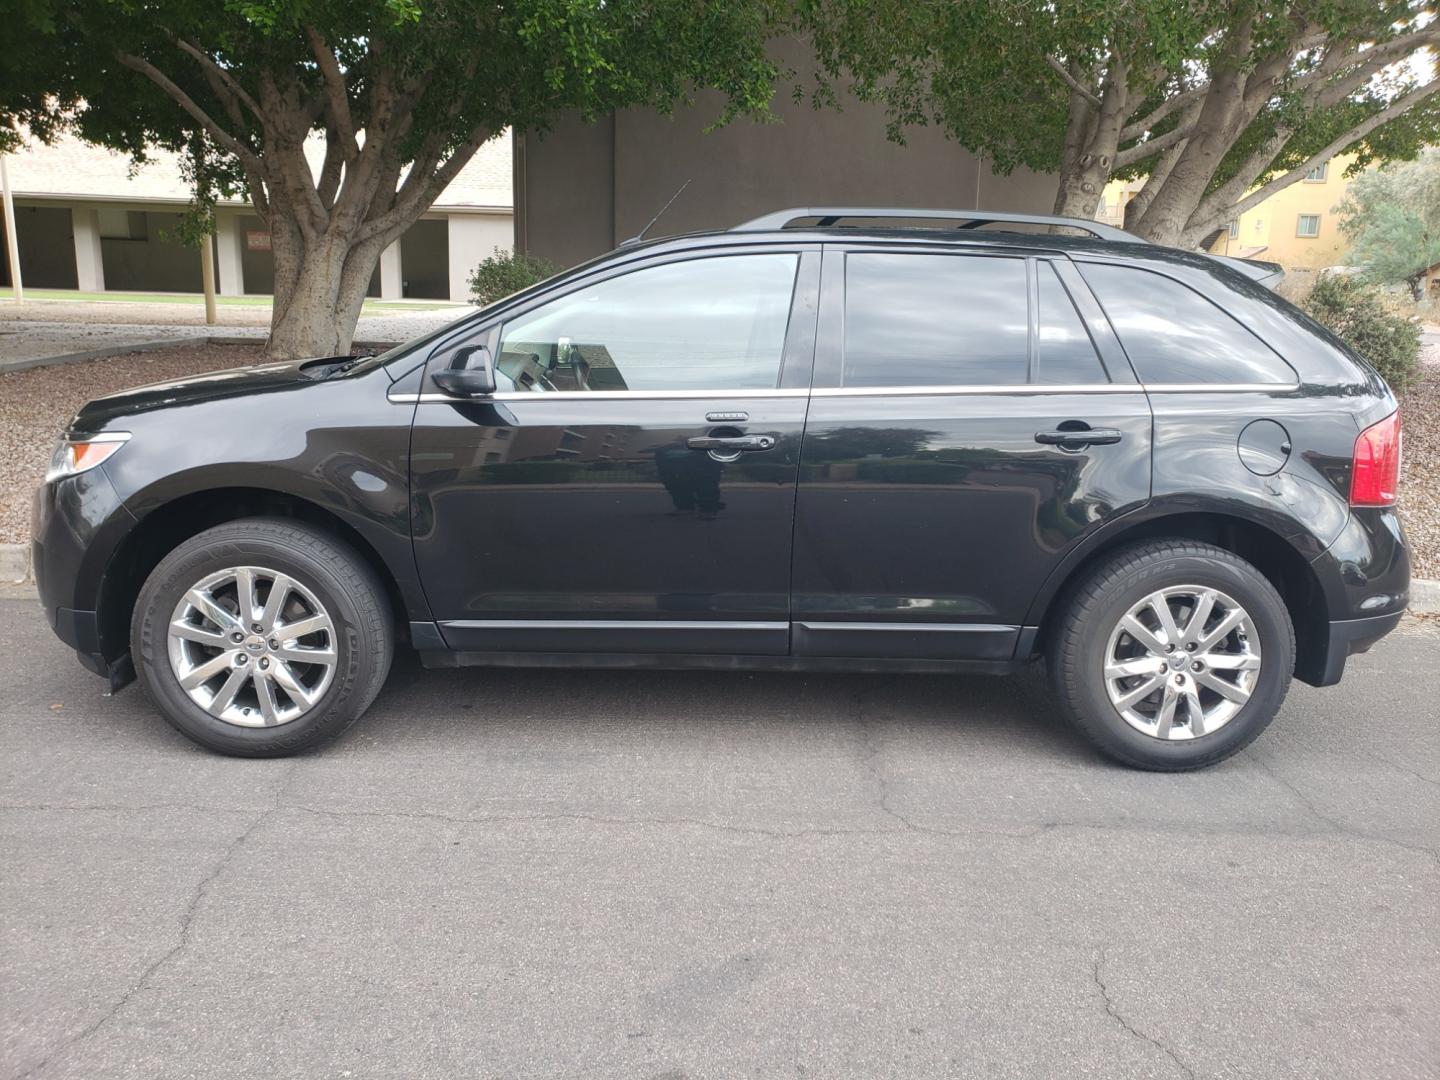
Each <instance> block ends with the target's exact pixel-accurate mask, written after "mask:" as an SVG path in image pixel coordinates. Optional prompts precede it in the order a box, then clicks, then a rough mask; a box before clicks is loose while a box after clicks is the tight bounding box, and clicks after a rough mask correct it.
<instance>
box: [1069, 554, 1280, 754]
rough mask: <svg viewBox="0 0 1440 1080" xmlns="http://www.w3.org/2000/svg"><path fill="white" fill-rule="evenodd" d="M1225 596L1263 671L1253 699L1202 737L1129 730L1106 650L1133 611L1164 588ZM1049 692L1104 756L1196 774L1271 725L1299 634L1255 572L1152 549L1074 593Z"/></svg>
mask: <svg viewBox="0 0 1440 1080" xmlns="http://www.w3.org/2000/svg"><path fill="white" fill-rule="evenodd" d="M1181 585H1199V586H1206V587H1209V588H1215V589H1219V590H1220V591H1222V592H1223V593H1225V594H1227V595H1229V596H1230V597H1232V598H1234V600H1235V601H1236V602H1237V603H1238V604H1239V605H1240V606H1241V607H1243V608H1244V609H1245V611H1246V612H1248V613H1249V615H1250V618H1251V621H1252V623H1253V625H1254V627H1255V632H1256V634H1257V635H1258V637H1259V645H1260V651H1261V654H1262V658H1263V662H1262V666H1261V668H1260V672H1259V675H1258V677H1257V678H1256V680H1255V685H1254V688H1253V690H1252V692H1251V695H1250V699H1249V700H1248V701H1247V702H1245V703H1244V705H1243V706H1242V707H1241V708H1240V710H1239V711H1238V712H1237V713H1236V714H1235V715H1234V716H1233V717H1232V718H1231V719H1230V720H1229V721H1228V722H1226V723H1224V725H1223V726H1220V727H1218V728H1217V730H1215V731H1213V732H1211V733H1209V734H1204V735H1200V736H1199V737H1197V738H1192V739H1181V740H1166V739H1160V738H1156V737H1155V736H1154V735H1150V734H1146V733H1145V732H1143V731H1140V730H1137V729H1136V728H1134V727H1132V726H1131V725H1130V724H1129V723H1127V722H1126V721H1125V719H1124V718H1123V717H1122V716H1121V715H1120V713H1119V712H1118V711H1117V709H1116V708H1115V706H1114V705H1112V704H1111V701H1110V698H1109V695H1108V693H1107V691H1106V687H1105V678H1104V674H1103V672H1104V665H1105V651H1106V649H1107V646H1108V644H1109V640H1110V634H1111V631H1112V630H1113V629H1114V628H1115V627H1116V625H1117V624H1118V622H1119V621H1120V619H1121V618H1123V617H1124V615H1125V613H1126V612H1127V611H1129V610H1130V608H1131V607H1132V606H1133V605H1135V604H1138V603H1140V602H1141V601H1142V600H1143V599H1144V598H1145V597H1146V596H1148V595H1150V594H1151V593H1153V592H1155V591H1157V590H1159V589H1164V588H1171V587H1177V586H1181ZM1048 660H1049V668H1050V678H1051V683H1052V685H1053V687H1054V690H1055V693H1056V695H1057V696H1058V697H1059V699H1060V703H1061V705H1062V707H1063V708H1064V710H1065V712H1066V713H1067V714H1068V715H1069V717H1070V719H1071V721H1072V722H1073V723H1074V724H1075V726H1076V727H1078V728H1079V729H1080V731H1081V732H1082V733H1083V734H1084V735H1085V737H1086V738H1088V739H1089V740H1090V741H1091V742H1092V743H1094V744H1095V745H1096V746H1097V747H1098V748H1099V749H1100V750H1102V751H1103V752H1104V753H1106V754H1108V755H1109V756H1110V757H1113V758H1115V759H1116V760H1118V761H1122V762H1124V763H1125V764H1127V765H1133V766H1135V767H1137V768H1141V769H1150V770H1154V771H1157V772H1180V771H1184V770H1187V769H1199V768H1203V767H1204V766H1207V765H1213V764H1215V763H1216V762H1219V761H1224V760H1225V759H1226V758H1228V757H1230V756H1231V755H1232V754H1236V753H1239V752H1240V751H1241V750H1243V749H1244V748H1245V747H1246V746H1248V745H1249V744H1250V743H1251V742H1252V741H1253V740H1254V739H1255V738H1256V737H1257V736H1258V735H1259V734H1260V733H1261V732H1262V731H1264V730H1265V728H1266V727H1268V726H1269V724H1270V721H1271V720H1272V719H1274V717H1275V714H1276V713H1277V712H1278V711H1279V710H1280V706H1281V704H1282V703H1283V702H1284V700H1285V693H1286V691H1287V690H1288V689H1289V687H1290V678H1291V675H1292V674H1293V671H1294V667H1295V630H1294V627H1293V626H1292V624H1291V621H1290V613H1289V611H1288V610H1287V609H1286V607H1285V602H1284V601H1283V600H1282V599H1281V598H1280V594H1279V593H1278V592H1276V591H1275V587H1274V586H1273V585H1271V584H1270V582H1269V581H1268V580H1267V579H1266V578H1265V576H1264V575H1263V574H1261V573H1260V571H1258V570H1257V569H1255V567H1254V566H1252V565H1251V564H1250V563H1248V562H1246V561H1245V560H1244V559H1242V558H1240V557H1239V556H1237V555H1235V554H1233V553H1231V552H1229V551H1225V550H1224V549H1222V548H1218V547H1213V546H1211V545H1209V544H1204V543H1200V542H1198V541H1194V540H1185V539H1169V540H1154V541H1150V542H1146V543H1142V544H1138V545H1136V546H1134V547H1129V548H1126V549H1124V550H1122V551H1119V552H1117V553H1115V554H1114V555H1113V556H1112V557H1110V558H1107V559H1106V560H1105V561H1104V562H1103V563H1101V564H1100V565H1099V566H1097V567H1096V568H1095V569H1094V570H1093V571H1092V572H1091V573H1089V574H1088V575H1087V576H1086V577H1085V579H1084V580H1083V581H1081V582H1080V583H1079V585H1078V586H1077V587H1076V588H1075V589H1074V591H1073V592H1072V593H1071V594H1070V598H1069V602H1068V605H1067V606H1066V607H1065V609H1064V610H1063V613H1062V614H1061V617H1060V623H1059V624H1058V626H1057V627H1056V628H1055V633H1054V635H1053V636H1052V638H1051V642H1050V648H1049V655H1048Z"/></svg>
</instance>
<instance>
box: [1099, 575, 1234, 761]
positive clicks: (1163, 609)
mask: <svg viewBox="0 0 1440 1080" xmlns="http://www.w3.org/2000/svg"><path fill="white" fill-rule="evenodd" d="M1104 664H1105V690H1106V692H1107V693H1108V694H1109V695H1110V704H1111V705H1113V706H1115V711H1116V712H1118V713H1119V714H1120V716H1121V717H1122V718H1123V719H1124V720H1125V722H1126V723H1127V724H1129V725H1130V726H1131V727H1133V728H1134V729H1135V730H1136V731H1140V732H1143V733H1145V734H1146V735H1150V736H1152V737H1154V738H1157V739H1196V738H1199V737H1200V736H1201V735H1208V734H1210V733H1211V732H1214V731H1218V730H1219V729H1220V728H1222V727H1224V726H1225V725H1226V724H1227V723H1229V722H1230V721H1231V720H1233V719H1234V718H1235V714H1236V713H1238V712H1239V711H1240V710H1241V709H1242V708H1244V707H1245V703H1246V702H1247V701H1249V700H1250V695H1251V694H1252V693H1254V692H1255V684H1256V681H1257V680H1258V679H1259V678H1260V641H1259V636H1258V635H1257V634H1256V633H1255V625H1254V623H1253V622H1252V621H1251V619H1250V615H1249V614H1248V613H1247V612H1246V611H1245V609H1244V608H1243V607H1241V606H1240V605H1239V604H1238V603H1236V602H1235V601H1234V600H1233V599H1231V598H1230V597H1229V596H1226V595H1225V594H1224V593H1222V592H1220V591H1219V590H1218V589H1211V588H1208V587H1206V586H1203V585H1178V586H1175V587H1173V588H1169V589H1161V590H1159V591H1157V592H1153V593H1151V594H1150V595H1149V596H1147V597H1145V598H1144V599H1143V600H1141V601H1140V602H1139V603H1138V604H1136V605H1134V606H1133V607H1132V608H1131V609H1130V610H1129V611H1127V612H1126V613H1125V614H1124V616H1122V617H1121V619H1120V621H1119V623H1117V624H1116V626H1115V629H1114V630H1113V631H1111V633H1110V640H1109V642H1108V643H1107V644H1106V646H1105V659H1104Z"/></svg>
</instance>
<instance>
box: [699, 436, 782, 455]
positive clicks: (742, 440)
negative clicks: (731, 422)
mask: <svg viewBox="0 0 1440 1080" xmlns="http://www.w3.org/2000/svg"><path fill="white" fill-rule="evenodd" d="M685 445H686V446H688V447H690V449H691V450H724V451H729V452H731V453H733V452H735V451H737V450H773V449H774V448H775V437H774V436H773V435H696V436H695V437H694V438H693V439H689V440H687V441H686V443H685Z"/></svg>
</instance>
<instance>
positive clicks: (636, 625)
mask: <svg viewBox="0 0 1440 1080" xmlns="http://www.w3.org/2000/svg"><path fill="white" fill-rule="evenodd" d="M440 625H441V626H443V627H449V628H452V629H456V630H788V629H790V624H789V623H788V622H721V621H716V620H714V619H689V620H684V619H454V620H451V621H448V622H442V623H440Z"/></svg>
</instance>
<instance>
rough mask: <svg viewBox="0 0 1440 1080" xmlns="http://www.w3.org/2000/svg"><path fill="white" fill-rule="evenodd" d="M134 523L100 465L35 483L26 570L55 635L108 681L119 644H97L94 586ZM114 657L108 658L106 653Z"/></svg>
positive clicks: (121, 648)
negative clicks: (67, 475) (86, 470)
mask: <svg viewBox="0 0 1440 1080" xmlns="http://www.w3.org/2000/svg"><path fill="white" fill-rule="evenodd" d="M134 524H135V518H134V517H133V516H132V515H131V514H130V512H129V511H128V510H126V509H125V507H124V505H123V504H122V503H121V501H120V497H119V496H118V495H117V494H116V493H115V489H114V487H113V486H111V483H110V478H109V477H108V476H106V475H105V470H104V468H103V467H101V468H96V469H91V470H89V471H88V472H83V473H81V474H80V475H79V476H71V477H67V478H65V479H63V480H56V481H51V482H46V483H44V484H41V485H40V487H39V488H38V489H37V490H36V492H35V500H34V503H33V506H32V512H31V517H30V536H31V541H30V554H31V566H32V568H33V571H34V574H35V585H36V589H37V590H38V592H39V593H40V604H41V606H42V607H43V608H44V609H45V618H46V619H47V620H48V621H49V623H50V627H51V629H52V630H54V631H55V635H56V636H57V637H58V638H59V639H60V640H61V641H63V642H65V644H67V645H69V646H70V647H71V648H72V649H74V650H75V652H76V655H77V656H78V657H79V659H80V663H81V664H83V665H84V666H85V667H86V668H87V669H89V670H90V671H93V672H95V673H96V674H97V675H104V676H107V677H112V678H113V667H114V665H113V663H112V661H114V660H119V659H121V658H122V657H123V655H124V651H125V650H124V646H123V643H119V644H118V645H110V647H107V643H106V642H105V641H103V640H102V635H101V627H100V619H99V616H98V614H97V612H98V608H99V598H100V583H101V580H102V578H103V574H104V569H105V567H106V566H107V565H108V564H109V562H110V557H111V555H113V553H114V551H115V549H116V547H117V546H118V544H119V542H120V539H121V538H122V537H123V536H124V535H125V534H126V533H127V532H129V530H130V528H131V527H132V526H133V525H134ZM107 654H114V655H107Z"/></svg>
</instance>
